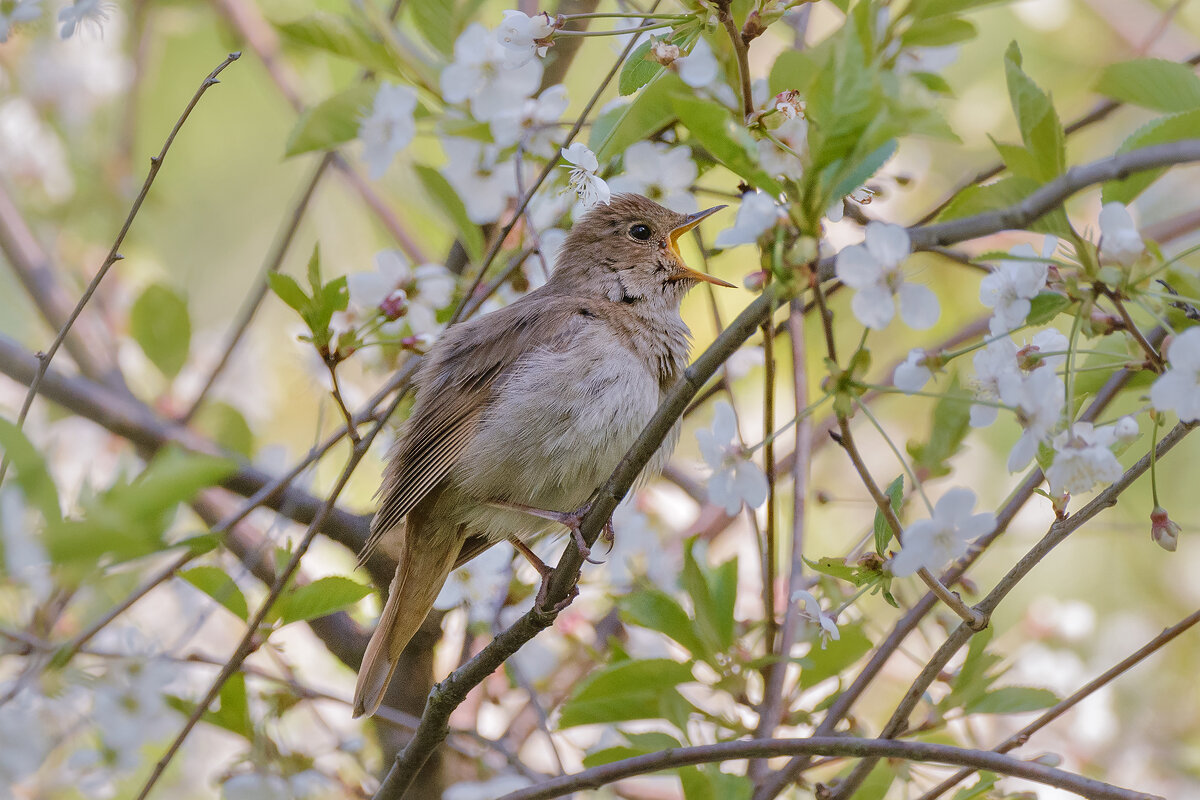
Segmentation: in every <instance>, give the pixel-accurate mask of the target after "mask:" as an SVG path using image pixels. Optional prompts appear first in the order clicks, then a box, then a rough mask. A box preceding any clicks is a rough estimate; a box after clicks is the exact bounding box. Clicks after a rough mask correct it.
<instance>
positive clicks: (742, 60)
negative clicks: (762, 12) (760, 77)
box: [717, 0, 754, 122]
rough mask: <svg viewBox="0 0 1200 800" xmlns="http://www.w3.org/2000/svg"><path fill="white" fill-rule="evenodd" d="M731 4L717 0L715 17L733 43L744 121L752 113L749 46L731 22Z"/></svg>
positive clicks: (728, 0) (729, 1)
mask: <svg viewBox="0 0 1200 800" xmlns="http://www.w3.org/2000/svg"><path fill="white" fill-rule="evenodd" d="M731 5H732V3H731V0H717V17H718V18H719V19H720V20H721V25H723V26H724V28H725V32H726V33H727V34H729V41H730V42H731V43H732V44H733V52H734V54H735V55H736V56H737V65H738V82H739V83H740V84H741V87H742V114H743V122H745V121H747V120H749V119H750V117H751V116H753V114H754V92H753V89H751V87H750V59H749V52H750V47H749V45H747V44H746V41H745V40H744V39H742V32H741V31H739V30H738V29H737V25H735V24H734V22H733V13H732V12H731V10H730V6H731Z"/></svg>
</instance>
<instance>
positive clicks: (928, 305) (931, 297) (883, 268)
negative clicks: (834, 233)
mask: <svg viewBox="0 0 1200 800" xmlns="http://www.w3.org/2000/svg"><path fill="white" fill-rule="evenodd" d="M911 252H912V242H911V241H910V240H909V238H908V231H906V230H905V229H904V228H903V227H901V226H899V225H891V224H888V223H882V222H870V223H868V224H867V235H866V241H865V242H864V243H863V244H856V245H852V246H850V247H847V248H845V249H844V250H842V252H840V253H838V256H837V264H836V268H837V276H838V279H839V280H841V281H842V283H844V284H846V285H847V286H849V287H850V288H852V289H855V290H857V291H855V293H854V297H853V298H852V299H851V301H850V308H851V310H853V311H854V316H855V317H857V318H858V320H859V322H861V323H862V324H863V325H866V326H867V327H868V328H871V329H873V330H882V329H883V328H886V327H887V325H888V323H889V322H891V321H892V317H893V316H894V315H895V313H896V306H895V304H896V302H897V301H898V302H899V304H900V317H901V318H902V319H903V320H904V322H905V323H906V324H907V325H908V326H909V327H911V328H915V329H917V330H924V329H926V328H929V327H932V326H933V324H934V323H935V322H937V319H938V315H939V314H940V308H939V306H938V299H937V296H936V295H935V294H934V293H933V292H932V291H931V290H930V289H929V287H927V286H919V285H917V284H914V283H908V282H907V281H905V280H904V271H903V270H902V269H901V268H900V267H901V264H903V262H904V260H905V259H906V258H908V255H909V254H910V253H911Z"/></svg>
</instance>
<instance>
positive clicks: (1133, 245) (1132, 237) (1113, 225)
mask: <svg viewBox="0 0 1200 800" xmlns="http://www.w3.org/2000/svg"><path fill="white" fill-rule="evenodd" d="M1145 251H1146V243H1145V242H1144V241H1142V235H1141V234H1140V233H1138V229H1137V227H1136V226H1135V225H1134V224H1133V217H1131V216H1130V215H1129V209H1128V208H1126V207H1125V206H1124V205H1122V204H1121V203H1105V204H1104V207H1103V208H1101V209H1100V252H1101V253H1103V254H1104V255H1106V256H1108V257H1109V258H1111V259H1112V260H1113V261H1116V262H1117V263H1118V264H1121V265H1123V266H1126V267H1128V266H1130V265H1132V264H1133V262H1135V261H1137V260H1138V257H1139V256H1141V254H1142V253H1144V252H1145Z"/></svg>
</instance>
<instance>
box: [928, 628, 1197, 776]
mask: <svg viewBox="0 0 1200 800" xmlns="http://www.w3.org/2000/svg"><path fill="white" fill-rule="evenodd" d="M1197 622H1200V611H1196V612H1193V613H1192V614H1189V615H1188V616H1186V617H1184V618H1183V619H1182V620H1180V621H1179V622H1177V623H1175V624H1174V625H1172V626H1171V627H1169V628H1167V629H1165V630H1164V631H1163V632H1162V633H1160V634H1159V635H1158V636H1155V637H1154V638H1153V639H1151V640H1150V641H1149V642H1147V643H1146V644H1144V645H1143V646H1142V647H1141V648H1140V649H1139V650H1137V651H1136V652H1134V653H1131V654H1130V655H1129V656H1127V657H1126V658H1125V659H1124V660H1122V661H1121V662H1120V663H1118V664H1115V665H1114V666H1112V667H1110V668H1109V669H1108V670H1107V671H1106V672H1104V673H1103V674H1101V675H1098V676H1097V677H1096V678H1094V679H1092V680H1090V681H1088V682H1087V683H1085V684H1084V685H1083V686H1081V687H1080V688H1079V689H1078V690H1077V691H1075V692H1074V693H1073V694H1071V696H1070V697H1065V698H1063V699H1062V700H1060V701H1058V702H1057V703H1055V704H1054V705H1053V706H1051V707H1050V708H1048V709H1046V711H1044V712H1043V713H1042V714H1041V715H1040V716H1038V718H1037V719H1035V720H1034V721H1033V722H1031V723H1029V724H1028V725H1026V726H1025V727H1024V728H1022V729H1021V730H1019V731H1017V732H1016V733H1014V734H1013V735H1012V736H1010V737H1008V738H1007V739H1005V740H1004V741H1003V742H1001V743H1000V744H998V745H996V746H995V747H994V748H992V750H993V751H994V752H997V753H1007V752H1008V751H1010V750H1013V749H1015V748H1017V747H1020V746H1021V745H1023V744H1025V743H1026V742H1027V741H1029V737H1030V736H1032V735H1033V734H1035V733H1037V732H1038V731H1039V730H1041V729H1042V728H1044V727H1046V726H1047V725H1049V724H1050V723H1051V722H1053V721H1054V720H1056V719H1058V718H1059V717H1061V716H1062V715H1063V714H1065V713H1067V711H1069V710H1070V709H1072V708H1074V707H1075V706H1076V705H1078V704H1079V703H1080V702H1081V701H1083V700H1084V699H1085V698H1087V697H1089V696H1091V695H1092V694H1095V692H1096V691H1097V690H1099V689H1100V688H1101V687H1103V686H1105V685H1107V684H1109V683H1111V682H1112V681H1113V680H1115V679H1116V678H1118V677H1120V676H1121V675H1124V674H1125V673H1126V672H1128V671H1129V670H1130V669H1132V668H1133V667H1135V666H1137V664H1139V663H1140V662H1141V661H1143V660H1144V659H1145V658H1147V657H1148V656H1150V655H1152V654H1154V653H1156V652H1158V651H1159V650H1160V649H1161V648H1162V647H1163V646H1164V645H1166V644H1167V643H1168V642H1170V641H1171V640H1173V639H1174V638H1175V637H1177V636H1179V635H1180V634H1182V633H1183V632H1184V631H1186V630H1188V629H1189V628H1191V627H1192V626H1193V625H1195V624H1196V623H1197ZM974 772H975V770H973V769H971V768H969V767H968V768H966V769H962V770H959V771H958V772H956V773H955V774H954V775H951V776H950V777H949V778H947V779H946V780H944V781H942V782H941V783H939V784H938V785H937V786H935V787H933V788H932V789H930V790H929V791H928V792H926V793H925V794H923V795H921V797H920V798H918V800H937V798H938V797H939V796H941V795H942V794H943V793H945V792H948V791H950V790H951V789H953V788H954V786H955V784H957V783H959V782H960V781H963V780H966V779H967V778H969V777H970V776H971V774H972V773H974Z"/></svg>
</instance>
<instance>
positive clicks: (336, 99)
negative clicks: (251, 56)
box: [283, 83, 378, 158]
mask: <svg viewBox="0 0 1200 800" xmlns="http://www.w3.org/2000/svg"><path fill="white" fill-rule="evenodd" d="M377 90H378V87H377V86H376V85H375V84H373V83H360V84H358V85H356V86H353V87H351V88H349V89H346V90H345V91H342V92H338V93H337V94H335V95H333V96H332V97H328V98H326V99H325V100H322V101H321V102H320V103H318V104H317V105H315V106H313V107H311V108H309V109H306V110H305V111H304V113H302V114H301V115H300V118H299V119H298V120H296V124H295V125H293V126H292V132H291V133H290V134H288V140H287V146H286V147H285V149H284V153H283V155H284V157H285V158H290V157H292V156H294V155H299V154H300V153H311V152H312V151H314V150H331V149H333V148H335V147H337V146H338V145H340V144H344V143H346V142H348V141H350V140H352V139H354V138H356V137H357V136H358V126H359V124H360V123H361V122H362V116H363V113H364V112H365V111H366V110H368V108H369V106H370V105H371V100H372V98H374V96H375V92H376V91H377Z"/></svg>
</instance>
